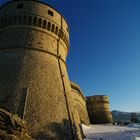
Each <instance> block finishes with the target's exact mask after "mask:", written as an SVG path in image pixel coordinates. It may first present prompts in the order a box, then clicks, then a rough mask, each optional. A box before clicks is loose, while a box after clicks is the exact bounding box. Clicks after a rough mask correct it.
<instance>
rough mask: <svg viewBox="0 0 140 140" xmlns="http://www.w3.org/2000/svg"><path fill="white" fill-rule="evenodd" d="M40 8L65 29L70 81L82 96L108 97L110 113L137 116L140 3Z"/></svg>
mask: <svg viewBox="0 0 140 140" xmlns="http://www.w3.org/2000/svg"><path fill="white" fill-rule="evenodd" d="M5 1H6V0H5ZM5 1H4V0H0V3H3V2H5ZM44 2H47V3H48V4H50V5H52V6H53V7H55V8H56V9H57V10H58V11H60V13H62V14H63V15H64V17H65V18H66V19H67V21H68V23H69V26H70V42H71V43H70V53H69V56H68V59H67V63H68V72H69V77H70V79H71V80H72V81H74V82H76V83H77V84H79V85H80V86H81V89H82V90H83V92H84V93H85V95H88V96H89V95H95V94H105V95H108V96H110V105H111V110H114V109H116V110H122V111H140V0H44Z"/></svg>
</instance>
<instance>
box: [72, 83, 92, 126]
mask: <svg viewBox="0 0 140 140" xmlns="http://www.w3.org/2000/svg"><path fill="white" fill-rule="evenodd" d="M71 93H72V94H73V97H74V101H75V104H76V108H77V110H78V114H79V117H80V122H81V123H82V124H86V125H89V124H90V122H89V117H88V113H87V107H86V98H85V96H84V94H83V92H82V91H81V89H80V87H79V86H78V85H77V84H75V83H74V82H71Z"/></svg>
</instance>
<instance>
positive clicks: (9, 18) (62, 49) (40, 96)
mask: <svg viewBox="0 0 140 140" xmlns="http://www.w3.org/2000/svg"><path fill="white" fill-rule="evenodd" d="M68 49H69V29H68V25H67V22H66V21H65V19H64V18H63V17H62V16H61V15H60V14H59V13H58V12H57V11H56V10H55V9H54V8H52V7H50V6H49V5H46V4H44V3H42V2H38V1H33V0H28V1H24V0H20V1H16V0H14V1H11V2H9V3H7V4H6V5H3V6H1V8H0V107H1V108H3V109H5V110H7V111H9V112H12V113H14V114H18V115H19V116H20V117H21V118H23V119H25V120H26V121H27V122H28V123H29V124H30V125H31V126H32V129H31V130H30V131H31V133H32V136H34V137H36V138H38V139H47V138H48V139H74V138H75V139H79V140H80V139H82V136H81V129H80V120H79V117H78V116H77V114H76V111H75V109H74V105H73V104H72V102H74V99H73V97H72V96H71V94H70V93H71V86H70V82H69V77H68V73H67V66H66V57H67V54H68Z"/></svg>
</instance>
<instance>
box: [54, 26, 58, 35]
mask: <svg viewBox="0 0 140 140" xmlns="http://www.w3.org/2000/svg"><path fill="white" fill-rule="evenodd" d="M55 34H56V35H57V34H58V27H57V26H56V29H55Z"/></svg>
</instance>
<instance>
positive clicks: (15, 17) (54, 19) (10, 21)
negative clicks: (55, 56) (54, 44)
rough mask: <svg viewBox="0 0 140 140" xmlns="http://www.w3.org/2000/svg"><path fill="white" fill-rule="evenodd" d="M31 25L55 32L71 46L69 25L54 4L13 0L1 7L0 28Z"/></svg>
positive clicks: (31, 0) (29, 0)
mask: <svg viewBox="0 0 140 140" xmlns="http://www.w3.org/2000/svg"><path fill="white" fill-rule="evenodd" d="M21 25H23V26H26V27H27V26H30V27H34V28H35V27H36V28H38V29H41V31H48V32H50V33H53V35H55V36H57V37H58V38H60V40H62V41H63V42H64V43H65V44H66V46H67V47H69V27H68V24H67V22H66V20H65V19H64V17H63V16H62V15H61V14H60V13H59V12H58V11H57V10H56V9H54V8H53V7H52V6H50V5H48V4H46V3H43V2H40V1H35V0H28V1H27V0H26V1H25V0H13V1H10V2H8V3H6V4H4V5H2V6H1V7H0V30H2V29H4V28H12V27H15V26H21Z"/></svg>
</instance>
